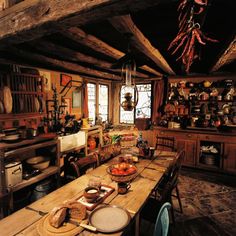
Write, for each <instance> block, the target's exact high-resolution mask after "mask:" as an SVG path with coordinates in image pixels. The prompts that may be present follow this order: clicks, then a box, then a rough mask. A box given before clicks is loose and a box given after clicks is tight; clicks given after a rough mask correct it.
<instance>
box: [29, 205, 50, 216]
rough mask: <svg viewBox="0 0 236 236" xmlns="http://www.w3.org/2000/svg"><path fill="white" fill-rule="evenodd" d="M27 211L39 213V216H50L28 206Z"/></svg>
mask: <svg viewBox="0 0 236 236" xmlns="http://www.w3.org/2000/svg"><path fill="white" fill-rule="evenodd" d="M25 209H27V210H31V211H34V212H37V213H38V214H39V215H41V216H45V215H47V214H48V212H43V211H39V210H36V209H34V208H32V207H29V206H26V207H25Z"/></svg>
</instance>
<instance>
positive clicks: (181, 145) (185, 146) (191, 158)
mask: <svg viewBox="0 0 236 236" xmlns="http://www.w3.org/2000/svg"><path fill="white" fill-rule="evenodd" d="M176 146H177V151H181V150H185V157H184V160H183V165H187V166H195V156H196V147H197V143H196V141H195V140H184V139H177V141H176Z"/></svg>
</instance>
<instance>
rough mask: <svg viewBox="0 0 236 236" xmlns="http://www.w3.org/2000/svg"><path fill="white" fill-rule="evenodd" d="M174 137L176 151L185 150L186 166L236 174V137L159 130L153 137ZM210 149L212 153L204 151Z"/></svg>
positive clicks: (221, 134)
mask: <svg viewBox="0 0 236 236" xmlns="http://www.w3.org/2000/svg"><path fill="white" fill-rule="evenodd" d="M154 134H155V137H156V135H159V136H165V137H174V138H175V143H176V149H177V151H179V150H185V157H184V160H183V165H184V166H190V167H197V168H200V169H205V170H215V171H219V172H228V173H236V135H232V133H229V134H227V133H215V134H214V133H209V132H208V133H207V132H204V131H202V132H201V133H200V132H199V131H198V132H196V131H189V130H188V131H186V130H181V129H176V130H174V129H167V128H158V129H155V130H154V133H153V135H154ZM204 148H206V149H207V148H209V149H211V150H212V151H209V150H204Z"/></svg>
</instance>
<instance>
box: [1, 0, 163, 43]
mask: <svg viewBox="0 0 236 236" xmlns="http://www.w3.org/2000/svg"><path fill="white" fill-rule="evenodd" d="M159 1H160V0H156V1H153V0H145V1H143V0H125V1H124V0H96V1H91V0H83V1H81V0H70V1H65V0H56V1H55V0H30V1H23V2H20V3H19V4H17V5H15V6H13V7H11V8H8V9H6V10H5V11H2V12H0V25H1V28H0V43H1V45H2V44H3V43H5V44H7V43H8V44H19V43H22V42H26V41H30V40H33V39H36V38H40V37H42V36H43V35H46V34H51V33H53V32H58V31H60V30H61V28H64V29H65V28H69V27H73V26H81V25H85V24H87V23H90V22H96V21H100V20H104V19H107V18H109V17H112V16H114V15H121V14H128V13H129V12H135V11H138V10H141V9H145V8H147V7H150V6H154V5H157V4H158V3H159Z"/></svg>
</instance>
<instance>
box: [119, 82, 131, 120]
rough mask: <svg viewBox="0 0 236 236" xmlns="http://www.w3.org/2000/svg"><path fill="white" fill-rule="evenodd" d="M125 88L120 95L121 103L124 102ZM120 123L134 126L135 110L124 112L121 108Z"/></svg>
mask: <svg viewBox="0 0 236 236" xmlns="http://www.w3.org/2000/svg"><path fill="white" fill-rule="evenodd" d="M123 88H124V86H122V89H121V93H120V101H123V100H124V89H123ZM120 123H126V124H134V110H133V111H124V109H123V108H122V107H120Z"/></svg>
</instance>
